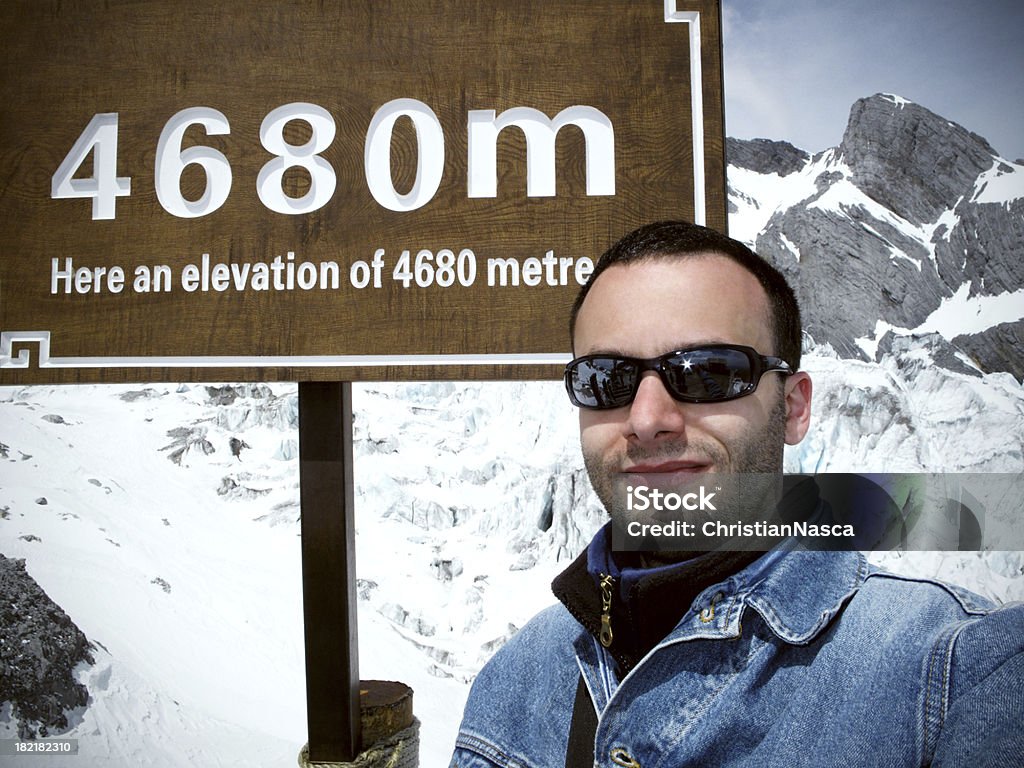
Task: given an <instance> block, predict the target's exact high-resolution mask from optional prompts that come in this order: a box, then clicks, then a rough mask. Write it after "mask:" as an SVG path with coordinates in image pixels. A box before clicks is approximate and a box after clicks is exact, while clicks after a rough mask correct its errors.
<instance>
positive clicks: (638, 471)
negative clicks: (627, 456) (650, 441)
mask: <svg viewBox="0 0 1024 768" xmlns="http://www.w3.org/2000/svg"><path fill="white" fill-rule="evenodd" d="M712 466H713V465H712V464H711V462H709V461H700V460H696V459H694V460H678V459H677V460H673V461H661V462H650V463H646V464H634V465H632V466H629V467H626V468H624V469H623V470H622V474H623V479H624V480H626V481H627V482H630V483H632V484H633V485H648V486H652V487H656V486H663V487H664V486H666V485H671V484H672V483H673V481H676V482H682V483H685V482H687V481H689V480H690V479H691V478H692V477H693V476H694V475H699V474H703V473H705V472H710V471H711V469H712Z"/></svg>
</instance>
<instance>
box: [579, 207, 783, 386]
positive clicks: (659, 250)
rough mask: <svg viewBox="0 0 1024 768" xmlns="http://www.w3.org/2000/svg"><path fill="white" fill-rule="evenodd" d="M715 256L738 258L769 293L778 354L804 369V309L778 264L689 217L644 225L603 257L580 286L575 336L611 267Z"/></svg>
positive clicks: (736, 260)
mask: <svg viewBox="0 0 1024 768" xmlns="http://www.w3.org/2000/svg"><path fill="white" fill-rule="evenodd" d="M697 254H708V255H711V254H714V255H721V256H725V257H726V258H729V259H732V260H733V261H735V262H736V263H737V264H739V265H740V266H741V267H743V268H744V269H746V270H747V271H748V272H750V273H751V274H752V275H753V276H754V277H756V278H757V281H758V282H759V283H760V284H761V287H762V288H764V291H765V293H766V294H767V295H768V306H769V310H770V315H771V317H770V320H771V326H772V327H771V331H772V337H773V340H774V343H775V350H764V351H763V352H762V353H765V352H772V351H774V354H776V355H778V356H779V357H781V358H782V359H783V360H785V361H786V362H787V363H789V364H790V365H791V366H792V367H793V370H794V371H795V370H798V369H799V368H800V345H801V326H800V307H799V305H798V304H797V300H796V294H795V293H794V292H793V289H792V288H791V287H790V285H789V283H788V282H786V278H785V277H783V275H782V273H781V272H779V270H777V269H776V268H775V267H773V266H772V265H771V264H769V263H768V262H767V261H765V260H764V259H763V258H761V257H760V256H758V255H757V254H756V253H754V252H753V251H752V250H750V249H749V248H747V246H745V245H744V244H743V243H741V242H739V241H738V240H733V239H732V238H731V237H727V236H726V235H723V234H722V233H720V232H716V231H715V230H713V229H709V228H708V227H702V226H700V225H698V224H691V223H690V222H688V221H658V222H655V223H653V224H647V225H645V226H642V227H640V228H639V229H636V230H634V231H632V232H630V233H629V234H628V235H626V236H625V237H623V238H622V239H621V240H619V241H618V242H617V243H615V244H614V245H613V246H612V247H611V248H609V249H608V250H607V251H605V252H604V254H602V256H601V258H600V259H598V262H597V265H596V266H595V267H594V272H593V273H592V274H591V275H590V279H589V280H588V281H587V283H586V284H585V285H584V286H583V287H582V288H581V289H580V292H579V294H578V295H577V296H576V301H575V303H574V304H573V306H572V315H571V316H570V319H569V338H570V340H573V339H575V335H576V316H577V315H578V314H579V311H580V307H582V306H583V301H584V299H586V298H587V294H588V293H589V292H590V288H591V286H593V285H594V281H595V280H597V278H598V277H600V276H601V273H602V272H604V271H605V270H606V269H608V267H611V266H614V265H616V264H633V263H636V262H642V261H646V260H648V259H655V258H670V257H673V256H679V257H687V256H695V255H697Z"/></svg>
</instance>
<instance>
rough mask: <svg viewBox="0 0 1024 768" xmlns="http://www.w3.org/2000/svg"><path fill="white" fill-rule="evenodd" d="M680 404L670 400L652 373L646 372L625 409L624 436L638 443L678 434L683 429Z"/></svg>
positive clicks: (661, 383)
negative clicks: (626, 411) (627, 413)
mask: <svg viewBox="0 0 1024 768" xmlns="http://www.w3.org/2000/svg"><path fill="white" fill-rule="evenodd" d="M681 406H682V403H680V402H679V401H677V400H675V399H673V398H672V395H670V394H669V393H668V390H667V389H665V384H664V383H663V382H662V380H661V377H660V376H659V375H658V373H657V372H656V371H646V372H645V373H644V374H643V376H642V377H641V379H640V386H639V387H637V391H636V397H635V398H634V399H633V403H632V404H631V405H630V407H629V418H628V419H627V420H626V424H625V427H626V432H627V434H626V437H627V438H629V439H633V440H637V441H639V442H641V443H646V442H650V441H653V440H658V439H661V438H665V437H671V436H675V435H679V434H681V433H682V432H683V431H684V429H685V427H686V423H685V419H684V417H683V408H682V407H681Z"/></svg>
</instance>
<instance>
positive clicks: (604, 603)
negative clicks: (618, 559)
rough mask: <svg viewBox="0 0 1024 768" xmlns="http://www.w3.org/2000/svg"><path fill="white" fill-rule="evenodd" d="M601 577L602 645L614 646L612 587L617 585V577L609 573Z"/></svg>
mask: <svg viewBox="0 0 1024 768" xmlns="http://www.w3.org/2000/svg"><path fill="white" fill-rule="evenodd" d="M599 575H600V577H601V635H600V640H601V645H603V646H604V647H605V648H611V647H612V589H613V588H614V587H615V579H613V578H612V577H611V576H609V575H608V574H604V573H602V574H599Z"/></svg>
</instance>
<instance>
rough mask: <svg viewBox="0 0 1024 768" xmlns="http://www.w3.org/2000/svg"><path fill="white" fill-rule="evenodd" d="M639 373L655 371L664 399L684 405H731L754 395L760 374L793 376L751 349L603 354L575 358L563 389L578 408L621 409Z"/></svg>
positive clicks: (775, 360) (720, 346)
mask: <svg viewBox="0 0 1024 768" xmlns="http://www.w3.org/2000/svg"><path fill="white" fill-rule="evenodd" d="M644 371H657V372H658V376H660V377H661V382H662V384H664V385H665V389H667V390H668V392H669V394H670V395H672V397H674V398H675V399H676V400H679V401H681V402H684V403H722V402H725V401H726V400H735V399H736V398H737V397H744V396H745V395H749V394H750V393H751V392H753V391H754V390H755V389H757V383H758V382H759V381H760V380H761V376H762V375H764V374H766V373H769V372H771V371H778V372H779V373H783V374H785V375H787V376H789V375H790V374H792V373H793V369H792V368H791V367H790V365H789V363H787V362H786V361H785V360H783V359H782V358H780V357H769V356H765V355H761V354H758V353H757V351H756V350H754V349H752V348H751V347H741V346H735V345H732V344H715V345H710V346H706V347H694V348H693V349H681V350H679V351H677V352H669V353H668V354H665V355H661V356H660V357H652V358H648V359H643V358H639V357H623V356H618V355H608V354H604V355H584V356H583V357H577V358H576V359H575V360H573V361H572V362H571V363H569V364H568V365H567V366H565V388H566V390H568V392H569V399H570V400H571V401H572V403H573V405H575V406H577V407H579V408H591V409H595V410H606V409H610V408H621V407H622V406H624V405H629V404H630V403H632V402H633V398H635V397H636V391H637V389H638V388H639V387H640V377H641V374H643V372H644Z"/></svg>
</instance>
